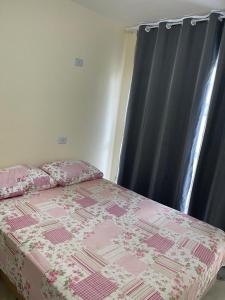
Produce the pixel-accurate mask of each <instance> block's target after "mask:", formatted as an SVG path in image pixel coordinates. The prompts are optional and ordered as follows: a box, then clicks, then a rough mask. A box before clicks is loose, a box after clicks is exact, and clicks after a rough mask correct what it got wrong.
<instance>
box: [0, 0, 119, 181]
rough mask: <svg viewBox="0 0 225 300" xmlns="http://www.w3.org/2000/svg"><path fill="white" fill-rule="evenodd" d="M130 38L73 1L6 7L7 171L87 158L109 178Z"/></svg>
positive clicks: (3, 131) (2, 65)
mask: <svg viewBox="0 0 225 300" xmlns="http://www.w3.org/2000/svg"><path fill="white" fill-rule="evenodd" d="M123 38H124V33H123V30H122V28H121V27H120V25H119V24H116V23H113V21H111V20H108V19H106V18H104V17H102V16H100V15H97V14H96V13H94V12H92V11H90V10H88V9H86V8H83V7H81V6H79V5H78V4H75V3H74V2H72V1H71V0H19V1H18V0H0V45H1V46H0V167H4V166H8V165H13V164H17V163H31V164H35V165H38V164H40V163H43V162H45V161H50V160H55V159H64V158H80V159H84V160H88V161H90V162H91V163H93V164H95V165H96V166H97V167H99V168H100V169H102V170H103V171H104V172H105V174H106V177H109V174H110V166H111V161H112V154H113V143H114V134H115V129H116V116H117V109H118V103H119V85H120V75H121V65H122V47H123ZM75 57H82V58H84V67H83V68H76V67H74V66H73V60H74V58H75ZM61 135H63V136H67V137H68V144H67V145H58V144H57V137H58V136H61Z"/></svg>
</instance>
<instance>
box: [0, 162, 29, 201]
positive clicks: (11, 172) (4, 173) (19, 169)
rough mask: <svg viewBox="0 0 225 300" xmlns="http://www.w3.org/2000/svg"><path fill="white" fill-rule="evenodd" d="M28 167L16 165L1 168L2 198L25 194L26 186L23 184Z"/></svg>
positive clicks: (0, 184) (0, 196)
mask: <svg viewBox="0 0 225 300" xmlns="http://www.w3.org/2000/svg"><path fill="white" fill-rule="evenodd" d="M27 173H28V168H27V167H25V166H14V167H11V168H5V169H1V170H0V200H2V199H6V198H11V197H16V196H20V195H23V194H24V192H25V187H24V185H23V184H22V181H23V180H24V178H25V176H26V175H27Z"/></svg>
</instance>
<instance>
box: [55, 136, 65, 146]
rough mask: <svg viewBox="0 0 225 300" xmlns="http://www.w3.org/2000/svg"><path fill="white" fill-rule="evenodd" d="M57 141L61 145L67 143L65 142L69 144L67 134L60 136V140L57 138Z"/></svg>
mask: <svg viewBox="0 0 225 300" xmlns="http://www.w3.org/2000/svg"><path fill="white" fill-rule="evenodd" d="M57 143H58V144H59V145H65V144H67V137H66V136H59V137H58V140H57Z"/></svg>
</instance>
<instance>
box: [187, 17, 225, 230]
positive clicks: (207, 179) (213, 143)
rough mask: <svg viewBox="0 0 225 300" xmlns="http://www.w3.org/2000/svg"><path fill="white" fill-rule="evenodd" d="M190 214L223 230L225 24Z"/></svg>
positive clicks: (224, 204) (224, 226) (224, 189)
mask: <svg viewBox="0 0 225 300" xmlns="http://www.w3.org/2000/svg"><path fill="white" fill-rule="evenodd" d="M223 24H224V23H223ZM189 213H190V214H191V215H192V216H194V217H196V218H198V219H202V220H204V221H206V222H208V223H210V224H212V225H214V226H217V227H220V228H221V229H223V230H225V26H224V29H223V36H222V41H221V47H220V52H219V59H218V69H217V74H216V79H215V85H214V90H213V94H212V99H211V107H210V111H209V117H208V123H207V127H206V132H205V137H204V142H203V145H202V149H201V154H200V158H199V163H198V168H197V172H196V176H195V182H194V187H193V190H192V197H191V202H190V211H189Z"/></svg>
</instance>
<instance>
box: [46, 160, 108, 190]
mask: <svg viewBox="0 0 225 300" xmlns="http://www.w3.org/2000/svg"><path fill="white" fill-rule="evenodd" d="M41 168H42V170H44V171H45V172H47V173H48V174H49V175H51V176H52V177H53V178H54V179H55V180H56V181H57V183H58V184H59V185H61V186H66V185H71V184H75V183H79V182H82V181H87V180H93V179H98V178H102V177H103V174H102V172H101V171H99V170H98V169H97V168H95V167H94V166H92V165H91V164H89V163H87V162H84V161H82V160H66V161H56V162H52V163H47V164H44V165H43V166H42V167H41Z"/></svg>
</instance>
